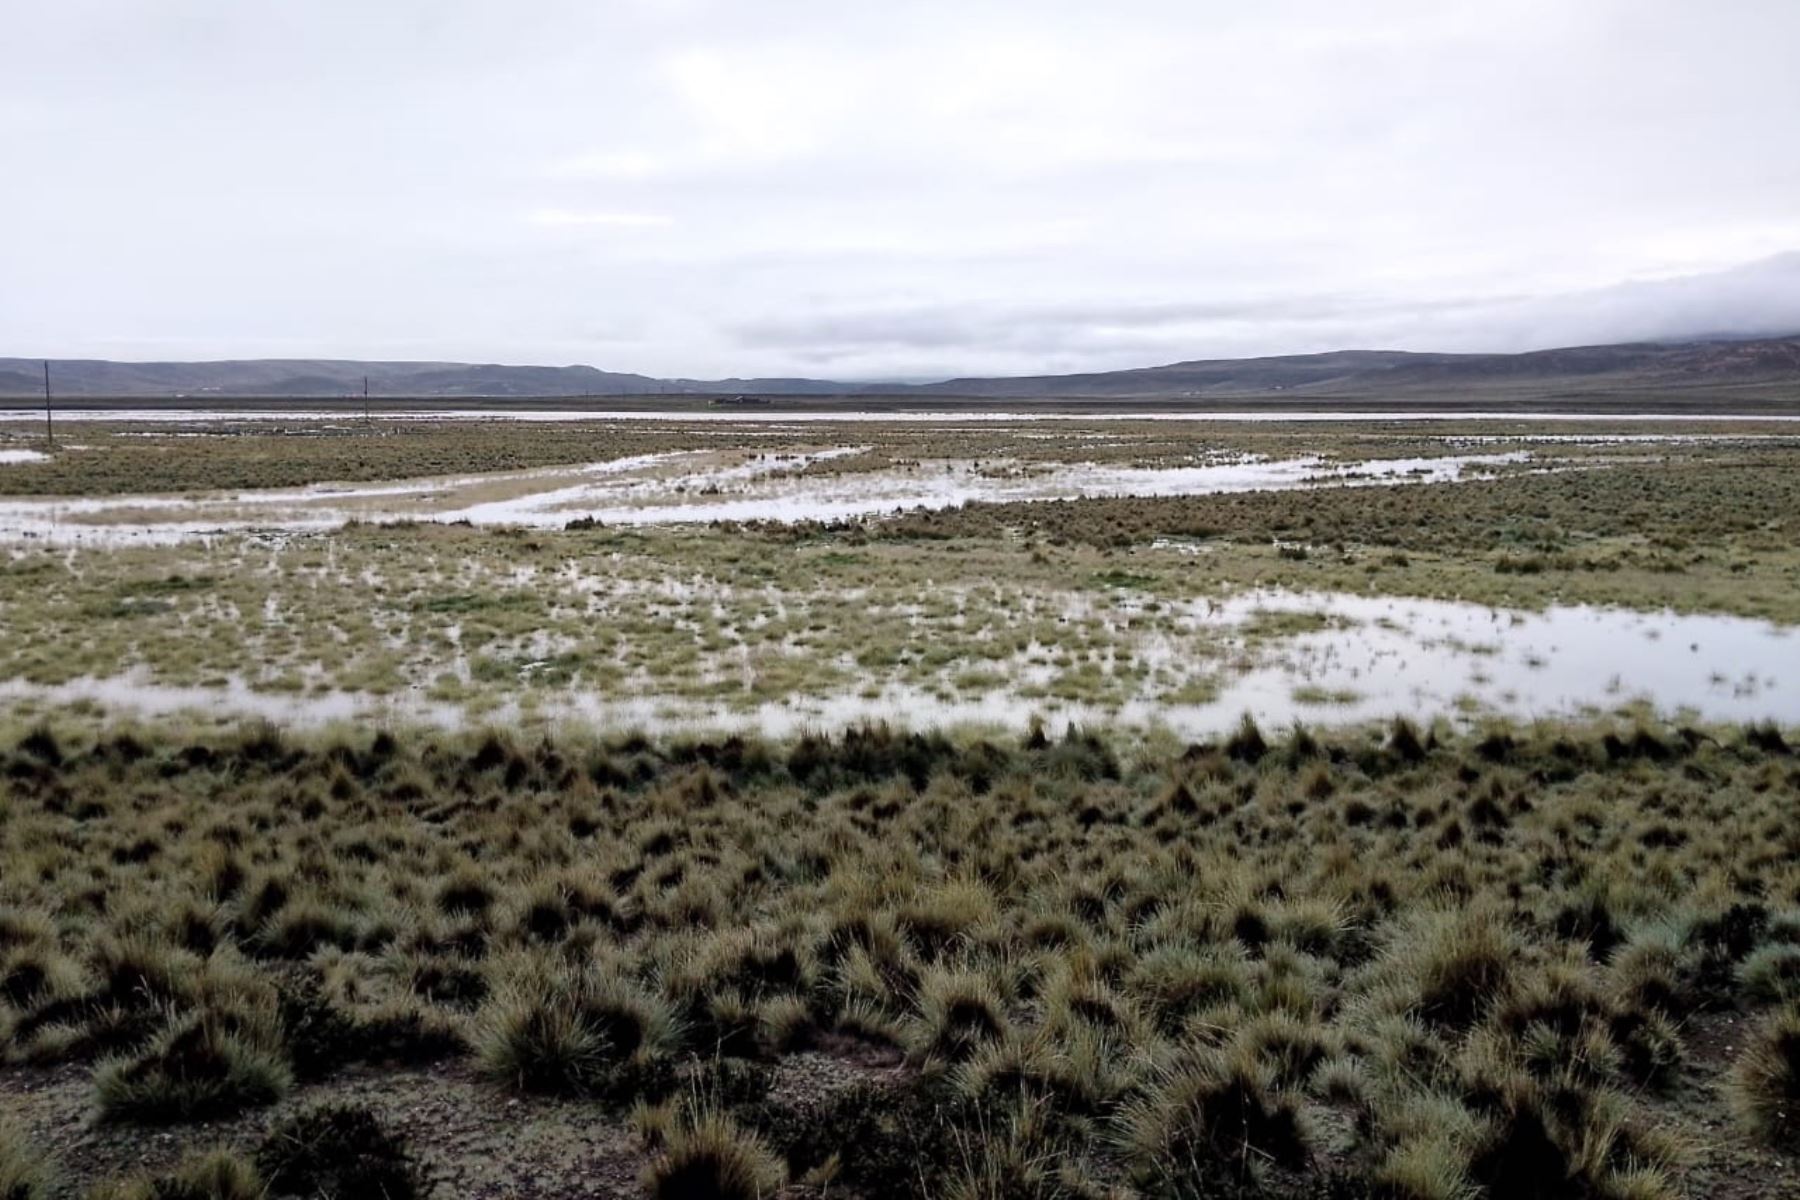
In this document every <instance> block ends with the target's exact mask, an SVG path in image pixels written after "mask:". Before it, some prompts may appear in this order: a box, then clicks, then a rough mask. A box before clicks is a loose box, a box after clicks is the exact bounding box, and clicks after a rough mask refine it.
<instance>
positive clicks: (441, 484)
mask: <svg viewBox="0 0 1800 1200" xmlns="http://www.w3.org/2000/svg"><path fill="white" fill-rule="evenodd" d="M863 449H864V447H862V446H859V445H850V446H831V447H822V448H821V447H809V448H804V449H796V450H793V451H787V452H753V451H716V450H694V451H675V452H670V453H664V454H649V455H635V456H630V457H625V458H620V459H616V460H612V461H607V462H597V463H592V464H588V465H585V466H579V467H567V468H539V469H532V470H527V471H514V472H493V473H487V474H479V475H469V476H461V477H453V478H438V479H417V480H401V481H395V482H390V483H380V484H367V485H344V484H315V485H311V486H308V487H304V488H294V489H257V490H246V491H237V492H230V493H218V494H202V495H183V496H168V495H144V496H107V497H87V498H74V499H66V498H44V499H39V498H31V499H7V500H0V538H31V539H45V540H49V541H53V542H168V541H178V540H181V539H183V538H189V537H194V536H199V535H202V534H209V533H216V532H219V531H222V530H242V529H265V530H286V531H290V532H299V531H308V530H324V529H330V528H333V527H336V526H340V525H343V524H345V523H346V522H349V521H363V522H397V521H432V522H439V523H452V522H468V523H470V524H473V525H515V526H522V527H529V528H539V529H560V528H562V527H563V526H564V525H566V524H567V523H568V522H570V521H571V520H579V519H591V520H595V521H600V522H602V523H605V524H622V525H645V524H670V523H703V522H711V521H785V522H793V521H805V520H811V521H833V520H844V519H848V518H854V517H863V516H871V515H877V514H881V513H891V512H897V511H906V510H911V509H942V508H953V507H956V506H959V505H963V504H969V503H974V502H978V501H987V502H1008V501H1036V500H1069V499H1078V498H1082V497H1094V496H1181V495H1205V494H1214V493H1222V492H1242V491H1257V490H1280V489H1290V488H1304V487H1322V486H1330V485H1343V486H1359V485H1376V484H1395V483H1448V482H1454V481H1456V480H1459V479H1462V478H1464V477H1466V476H1469V475H1473V474H1479V473H1483V472H1488V471H1493V470H1497V469H1501V468H1512V467H1519V466H1523V465H1525V464H1528V463H1530V462H1531V461H1532V456H1531V454H1530V453H1529V452H1526V451H1507V452H1501V453H1487V454H1444V455H1439V456H1435V457H1419V458H1386V459H1376V460H1371V461H1366V462H1354V461H1353V462H1343V461H1333V460H1328V459H1326V458H1323V457H1321V456H1318V455H1308V456H1303V457H1296V458H1288V459H1270V458H1267V457H1265V456H1261V455H1252V454H1232V453H1221V454H1210V455H1204V456H1202V457H1201V458H1200V461H1196V462H1194V463H1193V464H1191V465H1185V466H1166V467H1164V466H1156V467H1145V466H1130V465H1120V464H1113V463H1080V462H1076V463H1046V462H1039V461H1031V460H1019V459H998V460H996V459H988V460H981V461H975V460H969V459H961V458H946V459H941V460H928V461H922V462H920V461H914V462H910V463H907V464H904V465H897V466H892V467H889V468H887V469H883V470H876V471H859V472H854V473H846V474H838V473H814V472H811V471H809V470H808V468H810V467H813V466H815V465H816V464H820V463H828V462H830V461H832V460H834V459H841V458H845V457H848V456H852V455H855V454H858V453H860V452H862V450H863Z"/></svg>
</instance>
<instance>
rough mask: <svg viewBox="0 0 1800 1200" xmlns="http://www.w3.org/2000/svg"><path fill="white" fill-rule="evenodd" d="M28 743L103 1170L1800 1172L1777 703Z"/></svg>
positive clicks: (1536, 1184) (1650, 1177) (952, 1186)
mask: <svg viewBox="0 0 1800 1200" xmlns="http://www.w3.org/2000/svg"><path fill="white" fill-rule="evenodd" d="M6 742H7V745H8V747H9V748H8V749H7V750H6V751H5V752H4V754H3V755H0V772H3V776H4V779H5V782H4V784H3V785H0V814H3V820H0V881H3V882H0V941H3V943H4V956H3V958H0V963H3V964H4V965H3V967H0V995H3V996H4V998H5V999H4V1006H3V1007H0V1033H3V1034H4V1045H5V1048H6V1049H5V1056H6V1060H7V1061H8V1062H9V1063H10V1064H11V1066H9V1067H7V1068H6V1069H5V1070H4V1072H0V1091H4V1093H5V1094H6V1095H7V1104H6V1107H7V1109H8V1111H9V1112H11V1113H12V1114H13V1116H14V1123H15V1124H16V1125H17V1126H18V1132H17V1134H16V1136H17V1137H18V1138H19V1139H20V1141H21V1144H23V1145H30V1146H34V1147H36V1148H37V1149H38V1150H39V1151H41V1152H42V1153H44V1154H46V1155H48V1156H49V1159H50V1163H51V1167H52V1168H54V1169H56V1170H58V1171H60V1172H61V1173H62V1177H63V1178H64V1180H65V1181H66V1182H69V1183H71V1184H73V1185H75V1186H80V1187H86V1186H92V1185H94V1184H96V1183H97V1182H99V1181H102V1180H105V1179H107V1178H110V1177H112V1176H113V1175H116V1174H118V1173H121V1172H122V1171H123V1170H124V1169H125V1168H127V1167H132V1166H136V1165H138V1164H140V1163H141V1162H143V1161H145V1160H148V1162H149V1163H150V1165H151V1169H152V1170H153V1171H160V1170H164V1169H169V1168H173V1167H175V1166H176V1165H177V1164H178V1161H179V1159H180V1158H181V1157H182V1155H183V1154H184V1153H186V1152H190V1151H191V1152H202V1151H210V1150H214V1149H218V1148H221V1147H222V1148H224V1149H225V1150H226V1151H227V1152H229V1153H230V1154H231V1155H233V1156H235V1157H234V1159H233V1160H232V1161H233V1162H234V1163H237V1164H240V1166H241V1169H243V1170H244V1171H247V1172H251V1171H255V1170H257V1167H256V1166H255V1164H256V1162H257V1161H258V1156H259V1155H260V1156H262V1161H263V1162H264V1164H265V1167H266V1164H267V1161H268V1159H269V1155H270V1154H272V1153H275V1151H272V1150H271V1149H270V1147H271V1145H275V1146H276V1148H277V1150H278V1149H279V1144H278V1139H276V1140H274V1141H272V1139H274V1138H275V1133H274V1132H272V1131H276V1132H278V1131H279V1129H280V1127H281V1123H282V1122H284V1121H291V1120H294V1119H300V1118H308V1117H311V1118H315V1119H317V1113H318V1112H319V1111H320V1110H321V1106H325V1108H326V1109H327V1110H329V1108H330V1106H333V1105H336V1106H337V1107H338V1108H343V1107H344V1106H345V1105H349V1106H350V1107H351V1108H353V1109H354V1111H355V1112H357V1113H359V1114H362V1115H359V1116H355V1117H344V1116H342V1115H340V1116H339V1117H338V1118H336V1120H337V1122H338V1123H339V1124H357V1123H358V1122H361V1123H372V1124H373V1126H374V1127H375V1130H376V1132H378V1133H379V1134H380V1135H381V1137H382V1138H385V1139H386V1141H384V1142H383V1144H384V1145H385V1144H388V1143H392V1150H391V1154H389V1157H391V1158H395V1160H396V1161H398V1156H401V1155H404V1157H405V1160H406V1161H407V1162H410V1163H413V1166H414V1167H416V1169H417V1171H419V1172H423V1173H427V1174H431V1175H434V1176H436V1177H437V1178H438V1179H439V1180H440V1182H441V1183H442V1184H443V1186H445V1187H446V1188H447V1189H448V1191H449V1194H456V1195H477V1194H492V1195H504V1194H544V1195H563V1194H576V1193H578V1192H581V1193H583V1194H585V1189H586V1188H588V1187H590V1186H596V1185H594V1184H593V1182H592V1181H593V1177H592V1176H589V1175H587V1174H586V1172H588V1171H596V1170H599V1169H601V1168H602V1167H603V1166H605V1167H608V1168H609V1169H613V1170H614V1171H615V1174H616V1176H617V1177H616V1178H615V1180H614V1182H615V1184H617V1186H618V1188H619V1190H621V1191H623V1192H625V1193H626V1194H629V1192H630V1189H631V1188H633V1187H635V1186H636V1181H637V1177H638V1176H640V1175H641V1176H642V1177H643V1179H644V1180H645V1181H647V1186H649V1187H650V1188H651V1190H652V1191H653V1192H655V1193H656V1194H666V1195H703V1194H727V1195H756V1194H770V1192H772V1190H773V1189H774V1187H776V1186H783V1187H791V1188H792V1189H794V1191H795V1194H811V1193H813V1192H815V1191H827V1190H828V1191H830V1192H832V1193H833V1194H846V1195H869V1196H876V1195H883V1196H885V1195H911V1194H915V1193H916V1192H923V1193H924V1194H927V1195H970V1196H1014V1195H1032V1196H1083V1195H1125V1194H1135V1195H1157V1196H1161V1195H1168V1196H1190V1195H1220V1194H1222V1195H1265V1196H1311V1195H1333V1196H1357V1195H1375V1194H1380V1195H1393V1196H1411V1197H1421V1198H1424V1197H1450V1196H1463V1195H1474V1194H1483V1195H1493V1196H1514V1195H1544V1196H1565V1195H1566V1196H1618V1197H1655V1196H1675V1195H1681V1194H1717V1195H1745V1196H1749V1195H1774V1194H1777V1191H1776V1190H1771V1189H1773V1188H1774V1187H1775V1185H1777V1184H1779V1185H1780V1186H1792V1185H1793V1183H1794V1182H1795V1179H1794V1176H1793V1175H1792V1174H1791V1171H1792V1167H1791V1165H1788V1166H1782V1165H1781V1162H1782V1161H1784V1160H1781V1159H1779V1157H1778V1156H1777V1155H1775V1154H1773V1153H1770V1152H1765V1151H1764V1150H1763V1149H1761V1147H1762V1146H1764V1145H1770V1146H1780V1145H1784V1144H1788V1143H1789V1140H1790V1139H1791V1138H1792V1137H1793V1136H1794V1132H1795V1130H1794V1127H1793V1125H1792V1119H1791V1112H1792V1108H1791V1105H1792V1102H1793V1100H1794V1098H1795V1095H1796V1091H1795V1089H1796V1087H1800V1078H1797V1077H1796V1074H1795V1066H1796V1064H1795V1062H1794V1060H1793V1057H1792V1048H1793V1040H1794V1039H1793V1033H1792V1023H1793V1021H1794V1020H1795V1019H1796V1014H1795V1012H1794V1010H1793V1009H1792V1005H1793V1004H1794V1003H1795V1002H1796V1000H1797V999H1800V870H1797V869H1796V866H1795V864H1796V862H1800V842H1797V841H1796V836H1797V834H1796V831H1797V830H1800V821H1796V820H1795V817H1796V812H1795V805H1796V797H1797V796H1800V765H1797V763H1796V759H1795V758H1794V756H1793V754H1792V751H1791V750H1789V749H1788V747H1787V745H1786V743H1785V739H1784V738H1783V737H1782V735H1781V734H1780V733H1779V732H1777V731H1775V730H1773V729H1771V728H1766V727H1756V728H1750V729H1693V728H1681V729H1671V728H1663V727H1658V726H1648V725H1645V726H1636V725H1634V726H1610V727H1597V728H1591V729H1574V728H1568V727H1561V726H1546V727H1538V728H1501V727H1494V728H1490V729H1488V730H1486V731H1484V732H1483V733H1482V734H1481V735H1480V736H1479V737H1476V736H1457V737H1452V736H1444V737H1440V736H1437V735H1435V734H1433V733H1432V732H1431V731H1423V732H1422V731H1420V730H1418V729H1415V728H1414V727H1412V726H1410V725H1407V724H1404V723H1402V724H1396V725H1395V726H1394V727H1393V728H1391V729H1390V730H1388V731H1386V732H1385V734H1381V735H1356V736H1348V735H1346V736H1342V737H1336V736H1334V737H1319V736H1313V735H1309V734H1306V733H1304V732H1297V733H1295V734H1293V735H1291V736H1283V737H1269V736H1266V735H1263V734H1262V733H1261V732H1260V731H1258V730H1256V729H1255V728H1254V727H1249V726H1246V727H1244V728H1241V729H1239V730H1238V731H1236V732H1235V733H1234V734H1233V735H1232V736H1231V737H1229V738H1226V739H1223V740H1220V741H1218V742H1216V743H1213V744H1196V745H1190V746H1185V747H1184V746H1178V745H1157V744H1150V743H1141V742H1139V743H1130V744H1120V745H1115V744H1113V743H1111V742H1109V741H1108V740H1106V739H1105V738H1101V737H1098V736H1093V735H1088V734H1083V733H1072V734H1070V735H1069V736H1067V737H1063V738H1058V739H1055V740H1050V739H1044V738H1041V737H1035V736H1034V737H1031V738H1027V739H1025V740H1023V741H1010V742H1009V741H1002V740H995V739H964V740H957V739H949V738H944V737H940V736H928V735H900V734H897V733H891V732H888V731H884V730H881V729H873V728H871V729H860V730H852V731H849V732H847V733H846V734H844V735H842V736H839V737H829V738H809V739H803V740H801V741H799V742H795V743H792V744H787V745H766V744H760V743H756V742H747V741H742V740H726V741H693V742H671V743H666V744H650V743H645V742H642V741H618V740H613V741H607V740H604V739H600V740H596V739H580V740H562V741H558V740H550V739H531V740H520V739H517V738H515V737H514V736H512V735H510V734H508V733H506V732H505V731H499V732H494V733H490V734H485V735H478V734H468V735H463V736H450V735H442V734H423V733H421V734H414V735H404V736H398V737H396V736H392V735H389V734H385V733H383V734H375V735H368V734H365V733H359V732H355V731H351V730H343V731H335V732H331V733H326V734H320V735H317V736H312V737H305V738H300V737H294V736H291V735H283V734H282V733H280V732H278V731H276V730H274V729H271V728H266V727H263V728H246V729H244V730H241V731H238V732H236V733H233V734H229V735H207V734H197V733H195V732H194V731H191V730H189V731H184V730H182V729H180V728H176V727H168V726H154V727H130V726H124V727H115V728H113V729H112V730H111V731H110V732H109V733H108V734H106V735H105V736H103V737H99V738H95V737H93V736H90V735H75V734H64V733H59V732H58V731H57V730H55V729H53V728H47V727H39V728H33V729H29V730H15V731H14V732H12V733H10V734H8V735H7V737H6ZM1784 1014H1785V1015H1784ZM1784 1022H1786V1024H1784ZM1764 1039H1766V1041H1765V1040H1764ZM1784 1056H1785V1057H1784ZM384 1073H385V1074H384ZM384 1078H386V1079H388V1081H389V1082H391V1084H392V1089H391V1091H390V1090H389V1088H388V1087H387V1086H386V1084H383V1083H381V1082H380V1081H381V1080H382V1079H384ZM508 1097H516V1098H520V1100H521V1103H522V1104H524V1105H526V1106H527V1107H525V1108H523V1109H522V1110H520V1111H517V1112H515V1110H514V1108H513V1106H511V1105H510V1104H509V1103H508ZM452 1101H454V1102H455V1103H460V1104H465V1105H470V1106H473V1107H474V1108H475V1109H476V1110H478V1111H479V1113H483V1114H485V1115H484V1116H483V1115H477V1114H476V1113H467V1114H464V1115H463V1116H461V1117H460V1118H459V1121H460V1122H461V1124H458V1125H456V1126H455V1127H454V1128H456V1129H460V1130H463V1131H464V1132H470V1131H469V1130H468V1128H467V1127H468V1126H469V1125H470V1124H473V1125H475V1126H477V1127H479V1129H480V1131H481V1132H480V1135H479V1136H471V1138H470V1140H469V1141H468V1143H467V1144H463V1143H462V1142H461V1141H459V1140H458V1139H457V1138H454V1137H448V1136H445V1131H443V1130H438V1129H436V1128H434V1124H433V1123H434V1121H435V1120H436V1119H437V1115H438V1114H439V1113H440V1110H441V1107H442V1106H443V1105H444V1104H445V1103H448V1102H452ZM1728 1112H1735V1113H1737V1114H1739V1116H1738V1118H1737V1119H1736V1121H1735V1123H1730V1124H1727V1123H1726V1121H1725V1118H1726V1114H1727V1113H1728ZM527 1115H529V1116H530V1117H532V1118H534V1119H535V1121H536V1122H538V1123H534V1124H533V1125H532V1129H531V1134H532V1136H533V1137H535V1138H537V1139H538V1143H537V1144H538V1146H539V1150H540V1152H541V1155H542V1157H541V1161H539V1162H537V1163H535V1164H531V1163H527V1162H526V1161H524V1159H523V1158H521V1157H507V1156H506V1154H505V1152H503V1151H502V1150H500V1149H498V1148H497V1147H499V1146H501V1145H503V1144H504V1143H505V1137H504V1134H503V1131H504V1130H505V1129H506V1128H508V1127H509V1122H511V1121H513V1120H514V1119H515V1118H517V1119H524V1118H525V1117H526V1116H527ZM544 1121H561V1122H565V1123H567V1124H568V1127H567V1128H565V1129H563V1130H562V1137H561V1139H560V1140H555V1139H546V1135H545V1133H544V1129H543V1126H542V1124H541V1122H544ZM345 1136H349V1135H347V1134H343V1133H341V1131H340V1133H338V1134H333V1135H332V1136H331V1137H326V1138H324V1139H323V1142H322V1144H325V1145H328V1146H335V1145H337V1144H338V1142H337V1141H336V1140H333V1139H334V1138H341V1137H345ZM360 1136H362V1137H364V1138H365V1139H369V1138H374V1137H375V1134H374V1133H371V1132H370V1131H369V1130H367V1129H365V1130H363V1132H362V1134H361V1135H360ZM303 1140H304V1139H303ZM19 1153H20V1152H19V1151H17V1150H15V1151H14V1152H13V1154H14V1156H15V1159H16V1158H17V1156H18V1155H19ZM328 1153H330V1151H328V1150H319V1151H318V1154H319V1155H326V1154H328ZM384 1153H387V1152H384ZM494 1155H499V1156H500V1159H499V1161H498V1162H495V1161H491V1159H492V1156H494ZM709 1155H711V1156H713V1157H708V1156H709ZM715 1159H716V1160H717V1161H715ZM414 1160H416V1162H415V1161H414ZM6 1161H7V1160H4V1159H0V1163H4V1162H6ZM309 1161H311V1160H309ZM384 1161H386V1159H384ZM726 1165H730V1167H731V1171H729V1172H728V1171H726V1169H725V1167H726ZM3 1169H5V1168H4V1166H0V1170H3ZM234 1169H237V1168H234ZM295 1169H296V1170H298V1169H300V1168H295ZM306 1169H322V1168H317V1167H309V1168H306ZM395 1169H398V1168H395ZM513 1171H517V1172H519V1174H518V1175H516V1176H509V1174H508V1173H509V1172H513ZM683 1171H687V1172H690V1173H692V1174H695V1175H697V1176H698V1177H700V1178H702V1179H703V1180H704V1181H705V1186H704V1187H702V1188H701V1190H699V1191H690V1190H683V1188H682V1187H678V1186H676V1185H675V1184H671V1183H669V1182H668V1180H669V1179H670V1177H671V1176H673V1175H678V1174H680V1173H681V1172H683ZM1784 1171H1786V1172H1790V1173H1789V1174H1783V1173H1782V1172H1784ZM731 1172H741V1173H742V1175H743V1180H741V1181H740V1183H739V1184H737V1185H734V1186H721V1187H720V1188H718V1189H717V1190H716V1191H709V1190H706V1189H707V1188H709V1187H712V1185H713V1184H714V1183H717V1182H718V1180H717V1179H715V1178H714V1176H715V1175H719V1176H723V1175H726V1174H730V1173H731ZM529 1180H536V1181H537V1183H536V1184H534V1185H531V1186H527V1185H526V1181H529ZM1783 1181H1785V1182H1783ZM509 1188H510V1190H509ZM1733 1189H1735V1190H1733ZM1759 1189H1764V1190H1759ZM599 1190H602V1191H604V1190H606V1189H605V1188H603V1187H602V1188H599ZM14 1194H19V1195H25V1196H36V1195H39V1194H50V1193H47V1192H46V1193H40V1192H34V1191H25V1192H16V1193H14ZM156 1194H164V1193H156ZM184 1194H185V1193H184ZM207 1194H211V1193H207ZM276 1194H282V1195H290V1194H291V1195H301V1194H310V1193H306V1192H301V1191H292V1192H285V1191H283V1192H277V1193H276ZM345 1194H376V1193H372V1192H366V1191H365V1192H348V1193H345Z"/></svg>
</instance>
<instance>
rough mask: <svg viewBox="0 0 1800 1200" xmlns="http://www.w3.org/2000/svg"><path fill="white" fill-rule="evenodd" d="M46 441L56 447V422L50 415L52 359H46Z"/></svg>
mask: <svg viewBox="0 0 1800 1200" xmlns="http://www.w3.org/2000/svg"><path fill="white" fill-rule="evenodd" d="M44 441H45V442H46V443H47V444H48V445H49V447H50V449H52V450H54V449H56V424H55V422H54V421H53V420H52V418H51V416H50V360H49V359H47V358H46V359H45V360H44Z"/></svg>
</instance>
